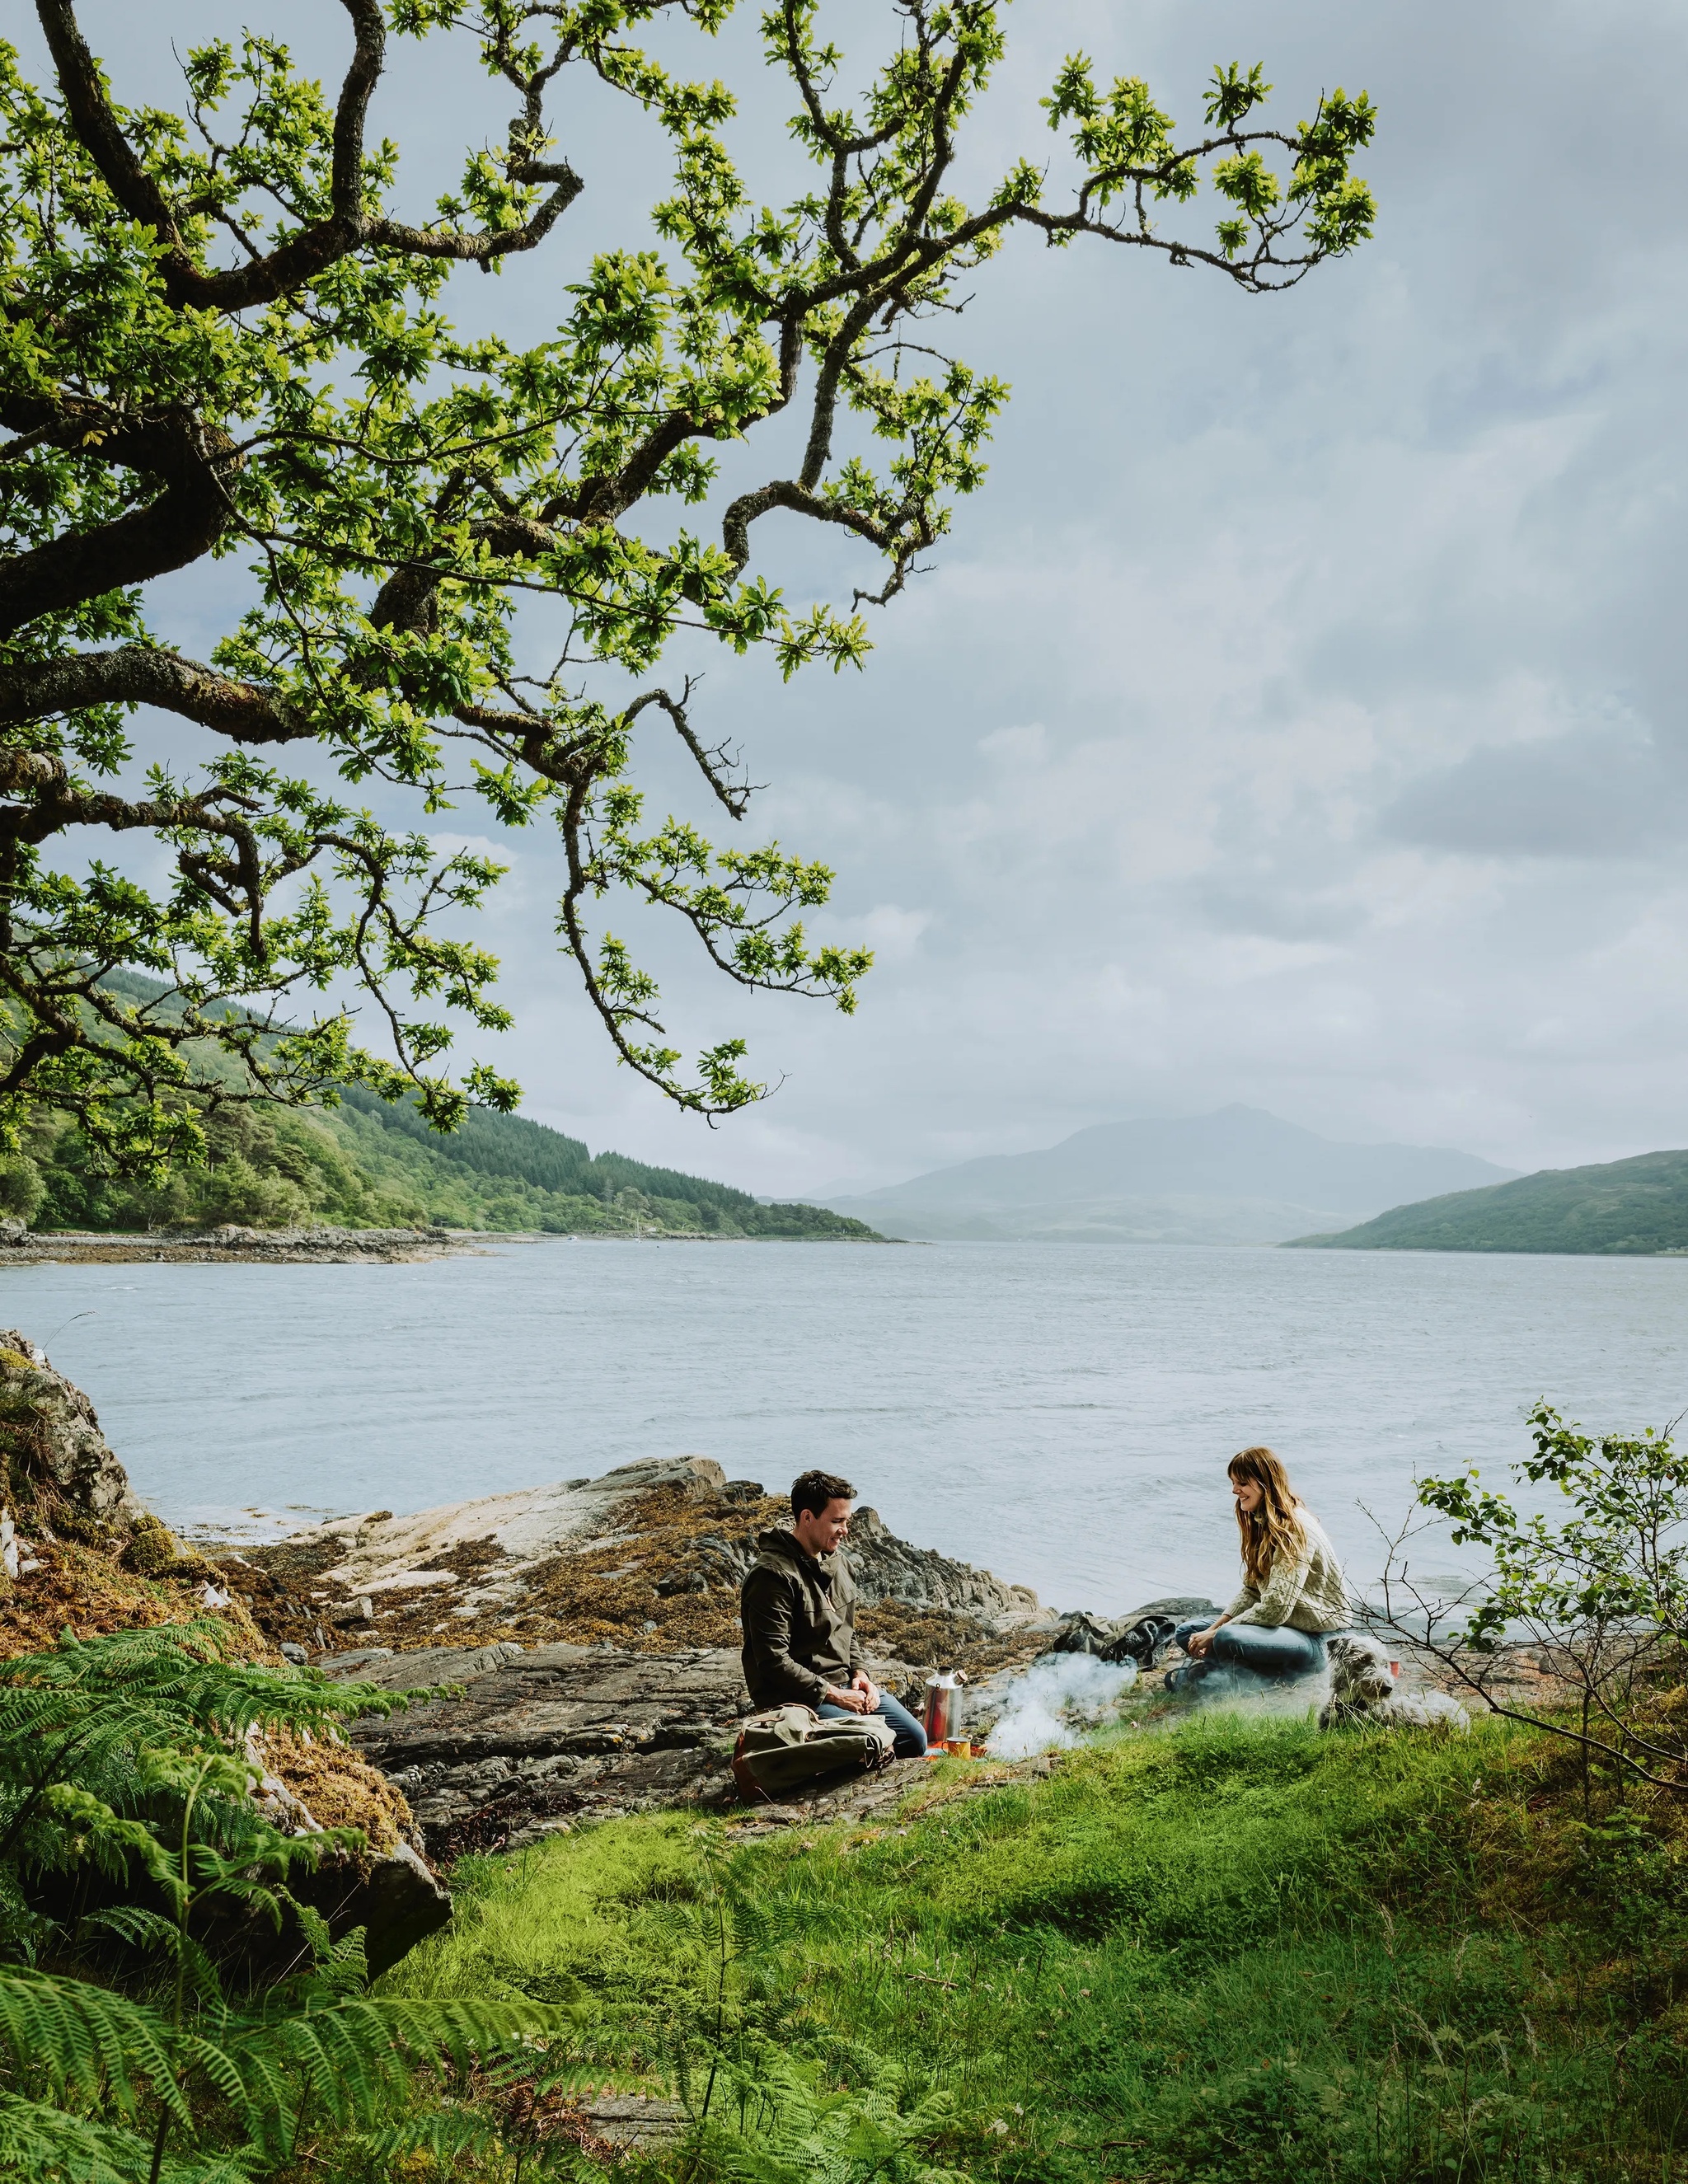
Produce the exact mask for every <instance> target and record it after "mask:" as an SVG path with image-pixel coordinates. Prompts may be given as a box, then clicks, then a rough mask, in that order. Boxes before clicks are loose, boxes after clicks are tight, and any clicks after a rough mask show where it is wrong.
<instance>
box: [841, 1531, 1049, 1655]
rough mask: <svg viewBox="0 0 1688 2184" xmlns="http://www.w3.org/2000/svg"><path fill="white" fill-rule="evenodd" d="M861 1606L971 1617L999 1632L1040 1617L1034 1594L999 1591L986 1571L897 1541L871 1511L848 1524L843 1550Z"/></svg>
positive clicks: (1015, 1588)
mask: <svg viewBox="0 0 1688 2184" xmlns="http://www.w3.org/2000/svg"><path fill="white" fill-rule="evenodd" d="M844 1552H845V1555H846V1556H847V1557H848V1559H849V1562H850V1570H851V1574H853V1576H854V1577H855V1584H856V1590H857V1591H858V1592H859V1593H860V1594H861V1598H862V1602H863V1604H864V1605H865V1606H867V1607H872V1606H874V1605H875V1604H876V1603H877V1602H880V1601H886V1600H896V1601H900V1602H903V1603H904V1604H905V1606H907V1607H922V1608H928V1609H937V1610H939V1611H940V1612H944V1613H950V1614H961V1615H973V1616H977V1617H978V1618H979V1619H981V1620H982V1621H983V1622H985V1623H987V1624H990V1625H991V1626H993V1627H994V1629H996V1630H1011V1629H1013V1628H1015V1627H1016V1626H1017V1625H1022V1624H1030V1623H1033V1622H1034V1621H1035V1620H1037V1619H1039V1617H1040V1616H1041V1614H1042V1613H1043V1607H1042V1603H1041V1602H1040V1601H1039V1598H1038V1596H1037V1595H1036V1593H1034V1592H1033V1591H1032V1590H1031V1589H1030V1587H1029V1586H1028V1585H1005V1584H1004V1583H1003V1582H1002V1580H1001V1579H1000V1578H999V1577H994V1576H993V1575H992V1574H991V1573H990V1571H989V1570H982V1569H975V1568H973V1566H972V1563H963V1562H957V1561H955V1559H954V1558H953V1557H951V1556H949V1555H940V1554H939V1553H937V1552H935V1550H933V1548H931V1547H916V1546H910V1544H909V1542H908V1541H906V1540H900V1539H899V1538H898V1537H897V1535H896V1534H895V1533H894V1531H892V1529H890V1527H889V1525H888V1524H886V1522H885V1520H884V1518H883V1517H882V1516H881V1515H880V1514H879V1513H878V1511H877V1509H872V1508H868V1507H865V1506H864V1507H860V1508H858V1509H857V1510H856V1512H855V1515H854V1516H853V1517H852V1518H851V1519H850V1540H849V1543H848V1545H847V1546H846V1547H845V1549H844Z"/></svg>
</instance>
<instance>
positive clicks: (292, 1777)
mask: <svg viewBox="0 0 1688 2184" xmlns="http://www.w3.org/2000/svg"><path fill="white" fill-rule="evenodd" d="M262 1753H263V1758H264V1762H265V1765H266V1766H267V1767H268V1768H269V1769H270V1772H271V1774H273V1775H276V1777H277V1778H278V1779H279V1780H281V1781H283V1782H285V1783H286V1784H287V1787H288V1788H289V1789H290V1790H291V1791H292V1793H293V1795H294V1796H295V1797H298V1798H301V1799H303V1801H304V1803H305V1804H306V1805H308V1806H309V1808H310V1814H311V1818H312V1819H314V1820H315V1821H316V1822H317V1823H318V1825H320V1826H322V1827H325V1828H361V1829H362V1830H363V1832H364V1835H365V1837H366V1839H367V1841H368V1844H369V1847H370V1850H371V1851H377V1852H379V1851H389V1850H391V1849H392V1848H393V1846H394V1845H395V1844H396V1843H398V1841H400V1839H401V1838H402V1837H404V1836H408V1835H409V1832H410V1830H411V1827H412V1825H414V1823H413V1821H412V1819H411V1816H410V1808H409V1805H408V1804H407V1803H406V1802H405V1800H404V1792H403V1791H401V1790H399V1789H397V1788H396V1787H395V1786H393V1783H391V1782H389V1781H388V1780H387V1777H386V1775H383V1774H382V1772H381V1770H380V1769H378V1768H376V1767H371V1766H370V1763H369V1762H368V1760H366V1759H363V1758H359V1755H358V1754H357V1753H356V1752H354V1751H352V1750H351V1749H350V1748H349V1747H348V1746H346V1745H343V1744H332V1743H322V1742H320V1741H314V1740H313V1739H311V1738H309V1737H303V1738H302V1737H295V1736H289V1735H288V1734H287V1732H286V1731H285V1730H272V1731H271V1733H270V1735H269V1736H266V1737H265V1739H264V1741H263V1745H262Z"/></svg>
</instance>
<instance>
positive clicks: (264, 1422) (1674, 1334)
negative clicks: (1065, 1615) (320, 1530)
mask: <svg viewBox="0 0 1688 2184" xmlns="http://www.w3.org/2000/svg"><path fill="white" fill-rule="evenodd" d="M1685 1306H1688V1260H1684V1259H1594V1258H1586V1259H1585V1258H1510V1257H1489V1256H1431V1255H1426V1254H1419V1253H1401V1254H1390V1253H1382V1252H1353V1253H1347V1252H1292V1251H1260V1250H1242V1249H1238V1250H1218V1249H1212V1250H1192V1249H1183V1250H1179V1249H1173V1248H1167V1249H1160V1248H1155V1247H1141V1248H1130V1247H1119V1246H1087V1245H1007V1244H1003V1245H993V1244H984V1245H967V1244H958V1245H930V1246H913V1245H911V1246H909V1247H907V1248H904V1249H887V1250H881V1249H877V1248H872V1247H868V1246H864V1245H820V1244H717V1245H710V1244H659V1243H632V1242H627V1243H621V1242H616V1243H585V1242H574V1243H571V1242H568V1241H565V1240H553V1241H548V1242H545V1243H539V1244H527V1245H509V1246H505V1247H503V1248H501V1249H500V1250H499V1251H497V1252H496V1253H495V1254H493V1256H487V1257H484V1258H469V1259H462V1260H456V1261H452V1260H447V1261H441V1262H437V1263H435V1264H432V1265H427V1266H414V1267H380V1266H377V1267H264V1266H234V1267H167V1266H131V1267H22V1266H13V1267H9V1268H6V1267H0V1324H7V1325H13V1326H17V1327H20V1328H22V1329H24V1330H25V1332H26V1333H27V1334H31V1335H32V1336H33V1337H34V1338H35V1339H36V1340H38V1341H40V1342H42V1344H44V1346H46V1348H47V1351H48V1352H49V1353H50V1355H51V1356H52V1357H53V1362H54V1363H55V1364H57V1365H58V1366H59V1367H60V1368H61V1369H62V1370H64V1372H66V1373H70V1376H71V1377H72V1378H73V1379H75V1380H77V1381H79V1382H80V1383H81V1385H82V1386H83V1387H85V1388H86V1390H88V1392H89V1394H90V1395H91V1396H92V1397H93V1400H94V1401H95V1403H96V1405H97V1407H98V1410H99V1413H100V1418H101V1421H102V1423H103V1425H104V1427H105V1429H106V1432H107V1434H108V1435H109V1439H110V1440H111V1442H112V1444H113V1446H114V1447H115V1448H116V1450H117V1451H118V1453H119V1455H120V1457H122V1458H123V1460H124V1462H125V1463H126V1464H127V1465H128V1467H129V1469H130V1473H131V1477H132V1479H133V1480H134V1482H135V1485H136V1489H137V1490H138V1491H139V1492H140V1493H141V1494H142V1495H143V1496H145V1498H146V1499H147V1500H148V1502H151V1503H152V1504H153V1507H156V1508H157V1509H159V1512H160V1513H162V1514H163V1515H164V1517H165V1518H168V1519H169V1520H170V1521H171V1522H173V1523H175V1524H180V1525H184V1526H187V1525H193V1524H225V1523H226V1522H228V1521H229V1520H230V1519H231V1518H235V1517H237V1515H238V1514H239V1513H241V1512H242V1511H248V1510H250V1509H252V1508H253V1507H259V1508H263V1509H267V1510H270V1511H272V1512H275V1511H281V1512H284V1513H285V1512H287V1511H288V1510H290V1509H291V1510H292V1511H295V1512H298V1513H300V1514H301V1515H306V1514H310V1513H319V1512H326V1511H328V1510H334V1511H337V1512H343V1511H347V1510H352V1509H370V1508H390V1509H393V1510H399V1511H402V1510H409V1509H420V1508H426V1507H429V1506H431V1505H432V1504H435V1503H438V1502H451V1501H458V1500H461V1499H464V1498H465V1497H467V1496H471V1495H476V1494H484V1493H490V1492H493V1491H494V1490H499V1489H502V1488H506V1487H515V1486H526V1485H538V1484H539V1483H541V1482H543V1481H545V1480H549V1479H567V1478H577V1477H580V1476H582V1475H583V1474H591V1473H595V1472H599V1471H604V1470H607V1469H608V1468H610V1466H611V1465H612V1464H616V1463H628V1462H631V1461H632V1459H633V1458H634V1457H644V1456H659V1455H668V1454H672V1453H676V1452H678V1451H690V1452H694V1453H699V1454H702V1455H707V1456H712V1457H715V1458H716V1461H717V1462H718V1463H721V1464H722V1465H724V1466H725V1468H726V1469H727V1474H728V1476H729V1477H732V1478H755V1479H763V1480H765V1481H766V1482H768V1483H769V1484H770V1485H783V1483H784V1482H785V1481H787V1480H788V1479H790V1478H791V1476H792V1475H793V1474H794V1473H795V1472H797V1471H799V1470H800V1469H802V1468H804V1467H805V1466H806V1465H809V1464H814V1463H818V1464H823V1465H826V1466H827V1467H828V1468H833V1469H837V1470H842V1471H844V1473H846V1474H848V1476H849V1477H850V1479H853V1480H854V1481H855V1483H856V1484H857V1485H859V1486H860V1488H861V1491H862V1493H863V1496H864V1497H865V1498H866V1499H867V1500H869V1501H871V1502H873V1503H874V1504H875V1505H876V1506H877V1507H878V1508H879V1510H880V1511H881V1512H882V1513H883V1515H884V1517H885V1518H886V1519H887V1521H888V1522H889V1524H892V1525H893V1526H894V1528H895V1529H897V1530H898V1531H900V1532H901V1533H904V1534H905V1535H907V1536H909V1537H911V1538H912V1539H914V1540H916V1541H920V1542H922V1544H925V1545H928V1546H937V1547H941V1548H943V1549H944V1550H945V1551H946V1552H950V1553H955V1554H961V1555H964V1556H966V1557H968V1558H969V1559H970V1560H972V1561H975V1562H978V1563H985V1564H987V1565H989V1567H990V1568H994V1570H996V1571H997V1573H998V1574H999V1575H1000V1576H1003V1577H1005V1578H1008V1579H1011V1580H1014V1581H1016V1582H1017V1583H1022V1584H1029V1585H1035V1586H1036V1587H1037V1588H1038V1590H1039V1592H1041V1593H1042V1594H1043V1596H1044V1597H1045V1599H1046V1600H1050V1601H1053V1602H1054V1603H1055V1604H1056V1606H1058V1607H1071V1606H1077V1605H1084V1606H1087V1607H1094V1608H1096V1609H1099V1610H1102V1611H1105V1612H1112V1613H1117V1612H1119V1611H1121V1610H1123V1608H1126V1607H1130V1606H1132V1605H1134V1603H1135V1602H1139V1601H1142V1600H1145V1599H1146V1598H1149V1597H1151V1596H1154V1595H1156V1594H1158V1593H1162V1592H1169V1591H1211V1592H1212V1593H1213V1594H1214V1596H1216V1597H1218V1598H1221V1599H1223V1598H1226V1597H1228V1595H1229V1592H1230V1591H1231V1590H1232V1588H1233V1585H1234V1571H1235V1564H1236V1549H1235V1532H1234V1527H1233V1525H1232V1522H1231V1518H1230V1505H1229V1500H1228V1496H1227V1493H1226V1490H1225V1477H1224V1465H1225V1459H1226V1458H1227V1457H1228V1455H1229V1454H1230V1453H1231V1451H1233V1450H1234V1449H1236V1448H1238V1447H1240V1446H1243V1445H1244V1444H1245V1443H1247V1442H1250V1441H1255V1440H1265V1441H1268V1442H1270V1443H1271V1444H1272V1445H1273V1446H1274V1447H1275V1448H1277V1449H1278V1450H1279V1452H1280V1454H1282V1455H1283V1457H1284V1459H1285V1461H1286V1463H1288V1464H1289V1466H1290V1472H1291V1474H1292V1476H1293V1477H1294V1479H1295V1481H1296V1484H1297V1485H1298V1487H1299V1488H1300V1489H1301V1491H1302V1493H1303V1495H1304V1496H1305V1497H1306V1500H1307V1501H1308V1502H1310V1504H1311V1505H1312V1507H1313V1508H1314V1509H1315V1510H1317V1512H1318V1514H1319V1515H1320V1516H1321V1517H1322V1518H1323V1520H1324V1522H1325V1523H1326V1524H1327V1526H1328V1527H1329V1529H1330V1531H1331V1533H1332V1534H1333V1535H1334V1538H1335V1540H1336V1542H1337V1544H1338V1546H1339V1547H1340V1550H1341V1551H1342V1552H1343V1554H1344V1556H1345V1558H1346V1560H1347V1561H1348V1563H1349V1566H1350V1568H1351V1572H1352V1574H1354V1575H1356V1576H1357V1577H1360V1578H1364V1577H1366V1576H1368V1575H1369V1574H1372V1573H1373V1571H1374V1570H1375V1569H1376V1568H1377V1567H1378V1563H1379V1549H1378V1542H1377V1535H1376V1533H1375V1531H1374V1530H1373V1528H1372V1526H1371V1525H1370V1524H1369V1523H1368V1519H1367V1518H1366V1517H1365V1516H1364V1515H1363V1514H1362V1511H1361V1509H1360V1508H1359V1507H1358V1506H1357V1504H1358V1503H1359V1502H1367V1503H1368V1504H1369V1505H1370V1507H1372V1509H1373V1511H1375V1512H1376V1513H1377V1514H1378V1515H1379V1517H1382V1518H1394V1517H1395V1516H1396V1515H1397V1514H1398V1513H1400V1512H1401V1511H1402V1510H1403V1509H1404V1508H1405V1507H1406V1506H1407V1502H1408V1501H1409V1500H1410V1480H1411V1478H1412V1474H1413V1472H1414V1470H1415V1468H1426V1469H1430V1470H1437V1471H1446V1470H1451V1469H1454V1468H1458V1467H1462V1466H1463V1465H1464V1464H1466V1463H1470V1462H1479V1463H1482V1464H1483V1465H1484V1466H1485V1469H1488V1468H1496V1469H1497V1470H1498V1468H1500V1466H1501V1464H1503V1463H1504V1462H1505V1460H1506V1459H1507V1457H1512V1456H1515V1455H1518V1454H1519V1453H1521V1452H1522V1451H1523V1450H1524V1447H1525V1446H1527V1441H1526V1436H1525V1434H1524V1428H1523V1421H1524V1418H1525V1417H1526V1415H1527V1414H1528V1412H1529V1408H1530V1407H1531V1406H1532V1405H1533V1404H1534V1402H1535V1401H1536V1400H1537V1398H1538V1397H1540V1396H1546V1397H1548V1398H1549V1399H1551V1400H1552V1401H1556V1402H1557V1403H1558V1404H1560V1405H1561V1407H1563V1408H1564V1409H1565V1410H1566V1411H1567V1412H1568V1413H1569V1414H1571V1415H1572V1416H1574V1417H1578V1418H1582V1419H1583V1420H1585V1422H1586V1423H1588V1424H1591V1425H1593V1424H1599V1425H1601V1426H1604V1427H1624V1428H1631V1427H1638V1426H1640V1425H1641V1424H1647V1423H1654V1424H1657V1423H1662V1422H1663V1421H1664V1420H1666V1419H1668V1418H1673V1417H1674V1416H1675V1415H1676V1413H1677V1412H1679V1411H1680V1410H1681V1409H1682V1408H1683V1407H1684V1406H1685V1404H1688V1313H1685ZM294 1521H298V1517H296V1518H295V1519H294Z"/></svg>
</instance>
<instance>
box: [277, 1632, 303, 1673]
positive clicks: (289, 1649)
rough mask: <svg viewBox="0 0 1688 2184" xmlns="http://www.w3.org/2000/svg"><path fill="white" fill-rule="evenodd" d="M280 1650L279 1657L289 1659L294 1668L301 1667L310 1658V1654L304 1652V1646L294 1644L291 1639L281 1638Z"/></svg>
mask: <svg viewBox="0 0 1688 2184" xmlns="http://www.w3.org/2000/svg"><path fill="white" fill-rule="evenodd" d="M280 1652H281V1658H282V1659H283V1660H284V1661H291V1662H292V1665H293V1666H294V1668H296V1669H303V1668H304V1666H305V1664H306V1663H307V1662H308V1661H309V1659H310V1655H309V1653H308V1652H306V1651H305V1649H304V1646H295V1645H294V1644H293V1642H292V1640H291V1639H286V1640H283V1641H282V1643H281V1647H280Z"/></svg>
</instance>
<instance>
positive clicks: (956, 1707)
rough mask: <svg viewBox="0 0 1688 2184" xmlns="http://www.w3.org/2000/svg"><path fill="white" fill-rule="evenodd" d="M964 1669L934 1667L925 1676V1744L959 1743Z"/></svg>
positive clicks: (964, 1703)
mask: <svg viewBox="0 0 1688 2184" xmlns="http://www.w3.org/2000/svg"><path fill="white" fill-rule="evenodd" d="M966 1683H967V1671H966V1670H965V1669H944V1671H943V1672H942V1674H939V1671H938V1670H937V1669H933V1672H932V1674H930V1675H929V1676H928V1678H927V1680H926V1719H925V1724H924V1727H925V1730H926V1741H927V1742H928V1744H959V1743H960V1742H961V1716H962V1711H963V1708H964V1707H965V1705H966V1691H965V1689H964V1686H965V1685H966Z"/></svg>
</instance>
